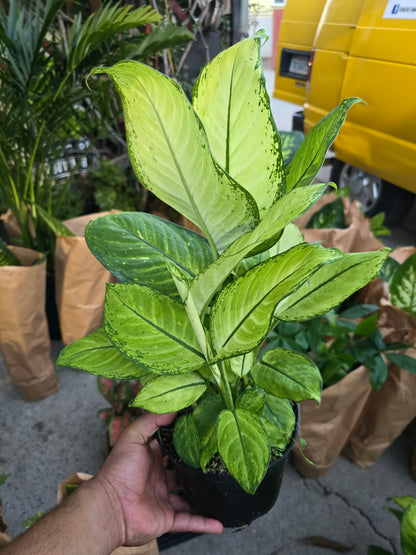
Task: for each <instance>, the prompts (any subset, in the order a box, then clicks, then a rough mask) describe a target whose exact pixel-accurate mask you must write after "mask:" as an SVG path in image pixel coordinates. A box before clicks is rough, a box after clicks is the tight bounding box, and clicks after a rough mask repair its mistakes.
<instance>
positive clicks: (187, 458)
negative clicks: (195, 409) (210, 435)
mask: <svg viewBox="0 0 416 555" xmlns="http://www.w3.org/2000/svg"><path fill="white" fill-rule="evenodd" d="M173 443H174V445H175V450H176V452H177V454H178V455H179V457H180V458H181V459H182V460H183V462H184V463H186V464H188V465H189V466H192V468H199V457H200V442H199V435H198V430H197V428H196V426H195V422H194V419H193V416H192V414H184V415H183V416H181V417H180V418H179V419H178V421H177V422H176V424H175V429H174V431H173Z"/></svg>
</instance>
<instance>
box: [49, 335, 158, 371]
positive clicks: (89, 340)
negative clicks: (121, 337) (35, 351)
mask: <svg viewBox="0 0 416 555" xmlns="http://www.w3.org/2000/svg"><path fill="white" fill-rule="evenodd" d="M56 367H57V368H62V367H66V368H76V369H77V370H83V371H84V372H89V373H90V374H94V375H96V376H104V377H106V378H111V379H117V380H121V379H127V380H130V379H134V378H140V377H142V376H145V375H146V374H147V371H146V370H145V368H144V367H143V366H141V365H140V364H137V363H133V362H131V361H130V360H129V359H127V358H126V357H125V356H124V355H123V354H122V353H121V352H119V351H118V349H116V347H115V346H114V345H113V343H112V342H111V341H110V339H109V338H108V336H107V334H106V333H105V331H104V328H99V329H98V330H97V331H95V332H93V333H90V334H89V335H86V336H85V337H83V338H82V339H78V340H77V341H75V342H74V343H71V344H70V345H67V346H66V347H64V348H63V349H62V351H61V352H60V353H59V356H58V359H57V361H56Z"/></svg>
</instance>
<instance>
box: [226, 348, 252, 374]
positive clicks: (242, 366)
mask: <svg viewBox="0 0 416 555" xmlns="http://www.w3.org/2000/svg"><path fill="white" fill-rule="evenodd" d="M255 358H256V353H255V351H250V352H248V353H246V354H244V355H241V356H238V357H233V358H230V360H229V364H230V368H231V371H232V372H234V374H236V375H237V376H240V378H242V377H243V376H246V375H247V374H248V373H249V372H250V370H251V369H252V367H253V364H254V360H255Z"/></svg>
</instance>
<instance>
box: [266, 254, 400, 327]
mask: <svg viewBox="0 0 416 555" xmlns="http://www.w3.org/2000/svg"><path fill="white" fill-rule="evenodd" d="M389 252H390V249H381V250H379V251H375V252H363V253H347V254H344V256H343V257H342V258H341V259H340V260H335V261H334V262H331V264H327V265H326V266H323V267H322V268H320V269H319V270H318V271H317V272H316V273H315V274H314V275H313V276H311V278H310V279H309V280H308V281H307V282H306V283H304V284H303V285H302V286H301V287H300V288H299V289H298V290H297V291H295V292H294V293H292V294H291V295H289V296H288V297H286V299H283V301H281V302H280V303H279V304H278V306H277V307H276V312H275V316H276V318H278V319H280V320H287V321H294V320H296V321H302V320H310V319H311V318H315V317H316V316H321V315H322V314H325V313H326V312H328V311H329V310H331V308H334V307H335V306H338V305H339V304H340V303H342V302H343V301H345V299H348V297H350V296H351V295H352V294H353V293H355V292H356V291H358V290H359V289H361V288H362V287H364V285H366V284H367V283H368V282H369V281H371V280H372V279H373V278H375V277H376V276H377V274H378V272H379V271H380V268H381V267H382V265H383V262H384V260H385V259H386V258H387V256H388V254H389Z"/></svg>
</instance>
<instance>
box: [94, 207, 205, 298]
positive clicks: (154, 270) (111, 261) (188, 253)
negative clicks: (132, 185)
mask: <svg viewBox="0 0 416 555" xmlns="http://www.w3.org/2000/svg"><path fill="white" fill-rule="evenodd" d="M85 240H86V242H87V245H88V247H89V249H90V250H91V252H92V253H93V254H94V256H95V257H96V258H97V259H98V260H99V261H100V262H101V264H103V265H104V266H105V267H106V268H107V269H108V270H110V272H111V273H112V274H113V275H115V276H116V277H117V278H118V279H119V280H120V281H122V282H132V283H139V284H141V285H146V286H148V287H152V288H153V289H157V290H158V291H160V292H161V293H164V294H165V295H169V296H177V295H178V291H177V289H176V285H175V283H174V281H173V279H172V276H171V274H170V272H169V271H168V269H167V267H166V263H167V262H168V263H169V262H170V263H174V264H175V265H176V266H179V267H180V268H181V269H182V270H183V271H184V272H185V273H186V274H187V275H188V278H189V279H191V278H192V277H194V276H195V274H198V273H199V272H201V271H202V270H203V269H204V268H205V267H207V266H208V265H209V264H210V263H211V262H212V260H213V258H212V252H211V250H210V248H209V245H208V241H207V240H206V239H205V238H204V237H202V236H201V235H199V234H198V233H195V232H193V231H190V230H189V229H186V228H184V227H182V226H180V225H177V224H174V223H172V222H169V221H167V220H163V219H162V218H158V217H157V216H153V215H152V214H145V213H144V212H123V213H120V214H109V215H108V216H103V217H102V218H97V219H96V220H93V221H91V222H90V223H89V224H88V225H87V228H86V230H85Z"/></svg>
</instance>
